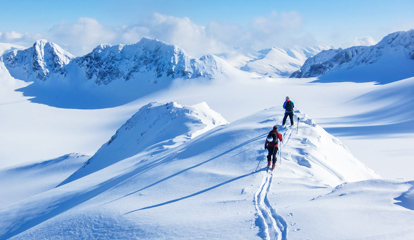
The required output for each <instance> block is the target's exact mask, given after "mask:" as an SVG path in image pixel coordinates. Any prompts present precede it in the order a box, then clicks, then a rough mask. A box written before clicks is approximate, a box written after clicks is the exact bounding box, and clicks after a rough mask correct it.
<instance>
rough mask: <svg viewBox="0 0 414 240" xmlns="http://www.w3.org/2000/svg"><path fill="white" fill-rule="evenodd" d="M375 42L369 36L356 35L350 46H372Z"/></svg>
mask: <svg viewBox="0 0 414 240" xmlns="http://www.w3.org/2000/svg"><path fill="white" fill-rule="evenodd" d="M375 44H377V42H376V41H375V40H374V39H373V38H372V37H371V36H365V37H357V38H355V39H354V41H353V43H352V46H372V45H375Z"/></svg>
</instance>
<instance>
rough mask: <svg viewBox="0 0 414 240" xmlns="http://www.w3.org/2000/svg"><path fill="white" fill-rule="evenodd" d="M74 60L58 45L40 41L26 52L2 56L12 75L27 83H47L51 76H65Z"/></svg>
mask: <svg viewBox="0 0 414 240" xmlns="http://www.w3.org/2000/svg"><path fill="white" fill-rule="evenodd" d="M72 59H74V56H72V54H70V53H68V52H66V51H65V50H63V49H62V48H61V47H59V46H58V45H56V44H54V43H52V42H48V41H46V40H44V39H43V40H39V41H37V42H35V43H34V44H33V47H31V48H28V49H26V50H18V49H14V50H13V51H9V52H7V53H5V54H4V55H3V56H2V60H3V62H4V64H5V66H6V67H7V69H8V70H9V72H10V74H11V75H12V76H13V77H15V78H17V79H21V80H26V81H35V80H40V81H46V80H47V79H49V78H50V76H54V77H56V76H61V77H62V76H63V77H64V76H65V75H66V73H67V71H66V69H65V66H66V65H67V64H68V63H69V62H70V61H71V60H72Z"/></svg>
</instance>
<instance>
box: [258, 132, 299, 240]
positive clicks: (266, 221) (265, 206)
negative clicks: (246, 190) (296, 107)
mask: <svg viewBox="0 0 414 240" xmlns="http://www.w3.org/2000/svg"><path fill="white" fill-rule="evenodd" d="M292 133H293V128H289V129H286V130H285V131H284V132H283V134H282V137H283V141H282V142H281V143H280V149H282V147H284V146H286V144H287V143H288V142H289V139H290V137H291V135H292ZM282 144H283V145H282ZM279 161H280V162H282V155H281V152H280V153H279ZM272 180H273V174H269V173H265V176H264V177H263V180H262V183H261V184H260V187H259V190H258V191H257V192H256V193H255V195H254V205H255V209H256V212H257V216H258V219H257V221H256V224H257V225H258V226H259V228H260V233H259V236H260V237H262V238H263V239H266V240H271V239H277V240H286V239H287V224H286V222H285V220H284V219H283V218H282V217H281V216H279V215H278V214H277V212H276V209H274V208H273V207H272V205H271V204H270V201H269V198H268V197H267V195H268V193H269V192H270V189H271V186H272Z"/></svg>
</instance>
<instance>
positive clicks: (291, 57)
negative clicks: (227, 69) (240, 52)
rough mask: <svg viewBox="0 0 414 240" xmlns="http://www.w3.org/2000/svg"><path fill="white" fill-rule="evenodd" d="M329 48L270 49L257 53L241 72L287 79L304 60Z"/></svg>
mask: <svg viewBox="0 0 414 240" xmlns="http://www.w3.org/2000/svg"><path fill="white" fill-rule="evenodd" d="M326 49H329V47H323V46H316V47H308V48H302V47H291V48H271V49H264V50H261V51H259V52H257V54H256V56H254V57H252V58H251V59H250V60H249V61H248V62H247V63H246V64H245V65H244V66H243V67H241V70H244V71H248V72H256V73H259V74H261V75H265V76H269V77H289V76H290V75H291V74H292V73H293V72H295V71H297V70H298V69H300V67H301V66H302V65H303V63H304V62H305V61H306V59H308V58H310V57H312V56H314V55H316V54H317V53H319V52H321V51H322V50H326Z"/></svg>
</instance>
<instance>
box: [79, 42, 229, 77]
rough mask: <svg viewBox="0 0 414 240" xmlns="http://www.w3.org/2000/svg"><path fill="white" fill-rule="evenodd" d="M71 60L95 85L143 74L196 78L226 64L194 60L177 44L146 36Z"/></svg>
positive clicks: (209, 74)
mask: <svg viewBox="0 0 414 240" xmlns="http://www.w3.org/2000/svg"><path fill="white" fill-rule="evenodd" d="M74 62H75V63H76V67H79V68H80V69H82V70H83V71H84V72H85V74H86V76H87V78H88V79H92V80H93V81H94V82H95V83H96V84H98V85H100V84H105V85H106V84H109V83H111V82H112V81H114V80H125V81H129V80H131V79H134V78H135V79H136V78H139V77H143V76H144V77H150V78H161V77H169V78H172V79H174V78H197V77H212V75H213V74H214V72H215V71H218V72H226V69H225V68H226V63H225V62H224V61H222V60H220V59H218V58H217V57H214V56H205V57H202V58H201V59H199V60H197V59H194V58H190V57H189V56H188V55H186V53H185V52H184V51H183V50H181V49H180V48H178V47H177V46H174V45H168V44H165V43H163V42H161V41H158V40H151V39H147V38H143V39H142V40H141V41H140V42H138V43H136V44H133V45H117V46H109V45H100V46H98V47H97V48H95V49H94V50H93V51H92V52H91V53H89V54H87V55H85V56H83V57H79V58H77V59H75V61H74ZM213 69H214V70H213Z"/></svg>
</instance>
